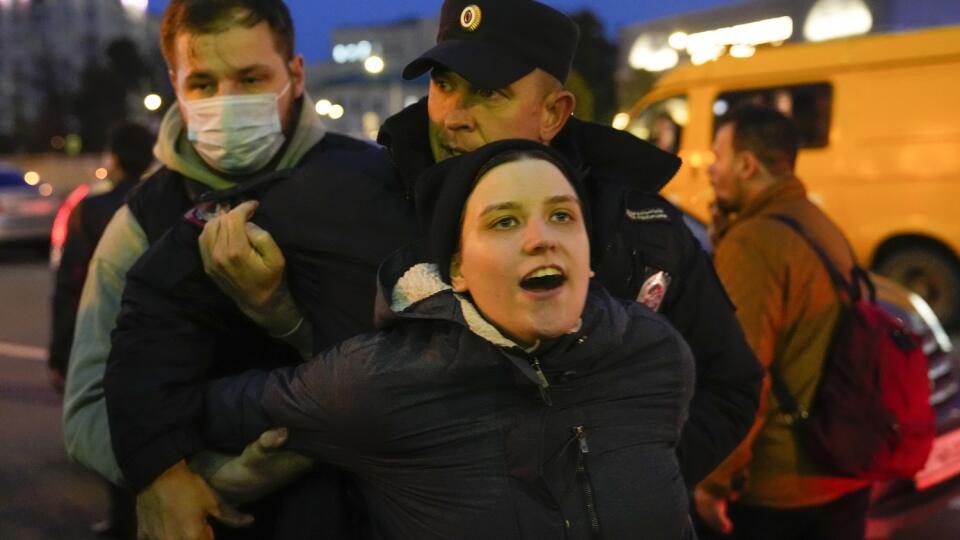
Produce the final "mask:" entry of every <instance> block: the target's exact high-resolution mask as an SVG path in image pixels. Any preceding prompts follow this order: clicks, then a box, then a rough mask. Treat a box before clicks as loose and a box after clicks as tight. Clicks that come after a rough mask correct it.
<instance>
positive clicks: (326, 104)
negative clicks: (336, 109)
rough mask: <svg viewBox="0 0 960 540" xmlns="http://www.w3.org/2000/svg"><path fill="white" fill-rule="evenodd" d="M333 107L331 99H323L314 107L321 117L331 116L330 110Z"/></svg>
mask: <svg viewBox="0 0 960 540" xmlns="http://www.w3.org/2000/svg"><path fill="white" fill-rule="evenodd" d="M332 107H333V102H331V101H330V100H329V99H321V100H320V101H318V102H317V105H316V106H315V107H314V110H315V111H317V114H319V115H320V116H326V115H328V114H330V109H331V108H332Z"/></svg>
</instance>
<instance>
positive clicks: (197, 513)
mask: <svg viewBox="0 0 960 540" xmlns="http://www.w3.org/2000/svg"><path fill="white" fill-rule="evenodd" d="M207 516H213V517H214V518H216V519H218V520H220V521H221V522H223V523H224V524H226V525H228V526H231V527H245V526H247V525H250V523H252V522H253V518H252V517H251V516H247V515H244V514H240V513H239V512H237V511H236V510H234V509H233V508H231V507H229V506H227V505H226V504H223V503H221V502H220V501H219V500H218V499H217V496H216V494H214V492H213V491H212V490H211V489H210V487H209V486H207V483H206V482H205V481H204V480H203V478H201V477H199V476H198V475H196V474H194V473H193V472H191V471H190V469H188V468H187V465H186V463H185V462H183V461H180V462H178V463H177V464H176V465H174V466H173V467H170V468H169V469H167V470H166V471H164V472H163V474H161V475H160V476H159V477H157V479H156V480H154V481H153V483H151V484H150V485H149V486H147V487H146V488H145V489H144V490H143V491H141V492H140V493H139V494H138V495H137V538H138V539H139V540H213V529H212V528H211V527H210V524H209V523H207Z"/></svg>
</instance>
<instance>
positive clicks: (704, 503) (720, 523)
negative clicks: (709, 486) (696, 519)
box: [693, 486, 733, 534]
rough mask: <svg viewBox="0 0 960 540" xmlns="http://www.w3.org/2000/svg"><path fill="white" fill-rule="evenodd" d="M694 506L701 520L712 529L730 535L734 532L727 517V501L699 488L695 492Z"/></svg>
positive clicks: (731, 523)
mask: <svg viewBox="0 0 960 540" xmlns="http://www.w3.org/2000/svg"><path fill="white" fill-rule="evenodd" d="M693 504H694V506H695V507H696V509H697V514H699V515H700V519H702V520H703V522H704V523H706V524H707V526H708V527H710V528H711V529H713V530H715V531H717V532H720V533H723V534H730V533H731V532H732V531H733V522H732V521H730V518H728V517H727V499H724V498H723V497H716V496H714V495H711V494H710V493H709V492H708V491H707V490H705V489H703V488H702V487H700V486H697V487H696V489H694V490H693Z"/></svg>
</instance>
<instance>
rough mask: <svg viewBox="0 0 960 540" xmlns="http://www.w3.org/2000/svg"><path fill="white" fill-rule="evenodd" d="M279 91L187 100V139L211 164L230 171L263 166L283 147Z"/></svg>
mask: <svg viewBox="0 0 960 540" xmlns="http://www.w3.org/2000/svg"><path fill="white" fill-rule="evenodd" d="M289 89H290V83H289V82H288V83H287V85H286V86H285V87H284V88H283V90H282V91H281V92H280V93H279V94H272V93H271V94H252V95H239V96H218V97H212V98H204V99H195V100H192V101H183V102H182V103H183V105H184V108H185V109H186V111H187V140H189V141H190V142H191V143H193V147H194V149H196V151H197V153H198V154H200V157H202V158H203V160H204V161H206V162H207V164H209V165H210V166H211V167H213V168H214V169H217V170H218V171H222V172H225V173H228V174H248V173H252V172H256V171H258V170H260V169H261V168H263V167H264V166H265V165H266V164H267V163H269V162H270V160H271V159H273V156H275V155H276V153H277V151H278V150H279V149H280V147H281V146H283V140H284V137H283V130H282V128H281V126H280V115H279V114H277V101H278V100H279V99H280V98H281V97H282V96H283V95H284V94H286V93H287V90H289Z"/></svg>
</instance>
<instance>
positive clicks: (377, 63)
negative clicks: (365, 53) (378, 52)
mask: <svg viewBox="0 0 960 540" xmlns="http://www.w3.org/2000/svg"><path fill="white" fill-rule="evenodd" d="M384 65H385V64H384V62H383V58H380V57H379V56H371V57H370V58H367V59H366V60H364V62H363V69H365V70H367V73H372V74H374V75H376V74H378V73H382V72H383V68H384Z"/></svg>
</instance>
